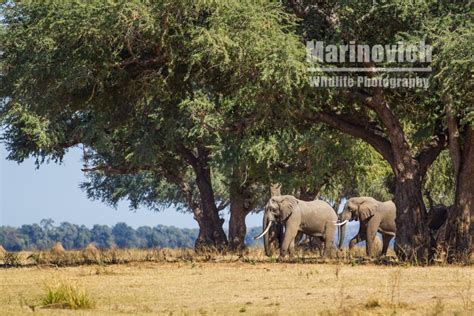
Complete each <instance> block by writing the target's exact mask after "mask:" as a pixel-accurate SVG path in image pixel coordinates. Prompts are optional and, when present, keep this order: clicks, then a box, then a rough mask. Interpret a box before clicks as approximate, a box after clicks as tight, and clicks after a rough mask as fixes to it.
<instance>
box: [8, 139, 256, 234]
mask: <svg viewBox="0 0 474 316" xmlns="http://www.w3.org/2000/svg"><path fill="white" fill-rule="evenodd" d="M0 151H1V157H0V159H1V160H0V162H1V164H0V174H1V182H0V203H1V204H0V226H2V225H10V226H20V225H22V224H32V223H39V221H40V220H41V219H43V218H51V219H53V220H54V221H55V223H56V224H58V223H60V222H64V221H67V222H70V223H74V224H84V225H86V226H88V227H91V226H92V225H94V224H107V225H113V224H115V223H117V222H126V223H127V224H128V225H130V226H133V227H138V226H142V225H147V226H155V225H158V224H163V225H173V226H176V227H186V228H194V227H198V226H197V223H196V221H194V219H193V217H192V214H189V213H188V214H182V213H179V212H176V211H175V210H174V209H172V208H171V209H168V210H165V211H163V212H153V211H150V210H147V209H139V210H136V211H130V210H129V208H128V204H127V202H124V203H121V204H120V205H119V206H118V208H117V209H114V208H112V207H109V206H107V205H105V204H103V203H101V202H99V201H91V200H89V199H87V197H86V194H85V193H84V192H83V191H82V190H81V189H80V188H79V183H80V182H81V181H83V180H84V176H83V174H82V172H81V167H82V164H81V161H80V158H81V152H80V150H79V149H73V150H71V151H69V153H68V154H67V155H66V157H65V159H64V163H63V164H62V165H58V164H54V163H50V164H45V165H42V166H41V167H40V169H38V170H37V169H36V167H35V164H34V160H33V159H30V160H27V161H25V162H24V163H22V164H17V163H16V162H13V161H9V160H7V159H6V156H7V152H6V150H5V147H4V146H3V145H1V144H0ZM226 213H227V212H226ZM261 216H262V215H260V214H253V215H249V216H248V218H247V225H248V227H253V226H260V225H261ZM225 218H226V223H225V224H224V225H225V226H227V224H228V218H229V216H228V214H225Z"/></svg>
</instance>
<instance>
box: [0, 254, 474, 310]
mask: <svg viewBox="0 0 474 316" xmlns="http://www.w3.org/2000/svg"><path fill="white" fill-rule="evenodd" d="M57 280H62V281H64V282H74V283H77V284H79V285H81V286H82V287H84V288H85V289H87V291H88V293H89V294H90V296H91V297H92V298H93V299H94V300H95V301H96V306H95V307H94V309H92V310H77V311H70V310H58V309H55V310H51V309H41V308H39V307H37V308H36V309H35V310H36V313H40V314H50V313H51V312H54V313H60V314H63V313H65V314H81V315H82V314H124V313H126V314H169V315H171V314H172V315H195V314H208V315H224V314H225V315H229V314H244V313H247V314H259V315H262V314H267V315H288V314H298V315H300V314H301V315H315V314H321V315H340V314H344V315H367V314H374V315H388V314H393V313H396V314H398V315H405V314H410V315H439V314H446V315H452V314H459V315H473V313H474V310H473V307H474V303H473V301H472V300H473V296H474V295H473V294H474V289H473V286H474V284H473V283H474V268H473V267H460V266H451V267H387V266H373V265H360V266H351V265H330V264H295V263H257V264H251V263H136V264H127V265H111V266H106V267H101V266H79V267H68V268H39V267H33V268H11V269H1V270H0V289H1V293H2V295H1V296H0V311H1V312H0V314H2V315H17V314H26V313H32V312H33V311H32V309H31V307H28V305H35V304H37V303H36V302H37V300H38V297H39V296H40V295H41V294H42V293H43V292H44V288H45V284H51V283H52V282H55V281H57Z"/></svg>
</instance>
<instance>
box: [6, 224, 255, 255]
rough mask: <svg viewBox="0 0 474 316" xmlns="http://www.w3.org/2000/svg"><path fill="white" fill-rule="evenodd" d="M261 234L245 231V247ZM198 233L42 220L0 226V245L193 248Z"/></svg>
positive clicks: (28, 247)
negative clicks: (55, 222) (89, 226)
mask: <svg viewBox="0 0 474 316" xmlns="http://www.w3.org/2000/svg"><path fill="white" fill-rule="evenodd" d="M260 231H261V228H260V227H255V228H252V229H250V230H249V231H248V233H247V237H246V240H245V241H246V244H247V245H252V244H253V242H254V241H253V239H252V237H253V236H255V235H257V234H258V233H259V232H260ZM198 232H199V230H198V229H197V228H196V229H189V228H177V227H174V226H164V225H157V226H155V227H149V226H141V227H138V228H137V229H134V228H133V227H131V226H128V225H127V224H126V223H117V224H116V225H114V226H111V227H110V226H107V225H94V226H93V227H92V228H88V227H86V226H84V225H76V224H71V223H68V222H63V223H61V224H59V225H58V226H55V225H54V221H53V220H50V219H44V220H42V221H41V222H40V224H32V225H22V226H21V227H18V228H15V227H10V226H0V245H2V246H3V247H4V248H5V249H6V250H8V251H20V250H44V249H49V248H51V247H52V246H53V245H54V243H55V242H57V241H59V242H61V243H62V245H63V247H64V248H66V249H80V248H84V247H86V246H87V245H88V244H90V243H94V244H95V245H96V246H97V247H99V248H110V247H118V248H153V247H167V248H186V247H188V248H192V247H194V242H195V240H196V238H197V235H198Z"/></svg>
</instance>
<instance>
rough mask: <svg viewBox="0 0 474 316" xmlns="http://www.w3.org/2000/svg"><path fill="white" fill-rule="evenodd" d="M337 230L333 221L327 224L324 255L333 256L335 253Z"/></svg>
mask: <svg viewBox="0 0 474 316" xmlns="http://www.w3.org/2000/svg"><path fill="white" fill-rule="evenodd" d="M329 225H330V226H329ZM335 232H336V227H335V226H334V225H333V224H332V223H331V224H328V225H327V226H326V233H325V234H324V235H325V236H324V251H323V256H327V255H329V256H330V257H331V256H332V255H333V250H334V234H335Z"/></svg>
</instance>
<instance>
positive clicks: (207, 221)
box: [196, 164, 227, 251]
mask: <svg viewBox="0 0 474 316" xmlns="http://www.w3.org/2000/svg"><path fill="white" fill-rule="evenodd" d="M196 182H197V186H198V189H199V195H200V200H201V203H200V204H201V205H200V206H201V208H202V216H200V219H196V220H197V221H198V223H199V221H201V223H202V230H203V232H202V235H203V237H204V238H203V239H201V240H200V241H199V243H196V245H197V246H199V247H197V248H196V250H204V248H210V249H215V250H218V251H223V250H225V249H226V247H227V237H226V235H225V233H224V229H223V228H222V225H223V224H224V219H223V218H220V216H219V211H218V209H217V206H216V204H215V199H214V191H213V189H212V184H211V173H210V170H209V168H208V167H207V164H206V165H205V166H202V165H201V164H200V165H199V166H198V168H197V170H196ZM199 235H201V232H200V233H199Z"/></svg>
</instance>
